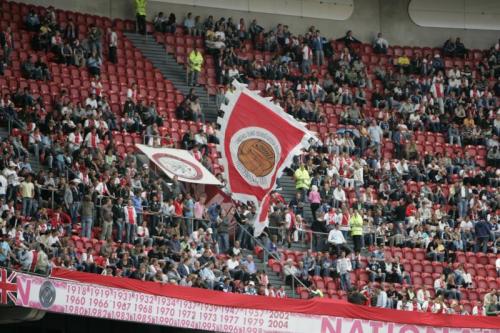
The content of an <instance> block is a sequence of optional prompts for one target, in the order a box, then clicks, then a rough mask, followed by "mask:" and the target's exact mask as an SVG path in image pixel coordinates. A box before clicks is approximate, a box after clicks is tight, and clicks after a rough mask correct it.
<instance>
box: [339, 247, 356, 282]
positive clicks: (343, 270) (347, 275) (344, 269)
mask: <svg viewBox="0 0 500 333" xmlns="http://www.w3.org/2000/svg"><path fill="white" fill-rule="evenodd" d="M351 271H352V265H351V260H349V258H346V256H345V252H344V251H342V252H341V253H340V258H339V259H337V272H338V273H339V276H340V286H341V288H342V290H344V291H348V290H349V289H351Z"/></svg>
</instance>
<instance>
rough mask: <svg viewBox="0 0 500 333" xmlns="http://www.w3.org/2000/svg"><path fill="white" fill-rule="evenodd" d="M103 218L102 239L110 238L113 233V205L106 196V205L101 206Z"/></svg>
mask: <svg viewBox="0 0 500 333" xmlns="http://www.w3.org/2000/svg"><path fill="white" fill-rule="evenodd" d="M101 218H102V230H101V240H103V239H106V240H110V239H111V235H112V233H113V205H112V203H111V199H109V198H106V200H105V202H104V205H103V206H102V207H101Z"/></svg>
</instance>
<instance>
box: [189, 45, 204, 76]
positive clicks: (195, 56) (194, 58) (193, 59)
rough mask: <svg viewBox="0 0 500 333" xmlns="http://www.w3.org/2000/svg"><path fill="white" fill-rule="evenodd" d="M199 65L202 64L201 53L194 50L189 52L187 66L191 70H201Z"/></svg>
mask: <svg viewBox="0 0 500 333" xmlns="http://www.w3.org/2000/svg"><path fill="white" fill-rule="evenodd" d="M201 65H203V55H202V54H201V52H195V50H193V51H191V53H189V67H190V69H191V70H192V71H195V72H201Z"/></svg>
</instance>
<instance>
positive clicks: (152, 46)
mask: <svg viewBox="0 0 500 333" xmlns="http://www.w3.org/2000/svg"><path fill="white" fill-rule="evenodd" d="M125 36H126V38H128V39H129V40H130V42H131V43H132V44H133V45H134V46H135V47H136V48H137V49H139V50H140V51H141V52H142V54H143V55H144V56H145V57H146V58H147V59H148V60H149V61H151V63H152V64H153V65H154V66H155V67H156V68H158V69H159V70H160V72H161V73H162V74H163V76H164V77H165V78H166V79H168V80H170V81H171V82H172V83H173V85H174V86H175V87H176V88H177V89H178V90H179V91H180V92H182V93H183V94H184V96H186V95H187V94H188V93H189V90H190V89H191V88H192V87H189V86H188V85H187V82H186V69H185V68H184V66H182V65H179V64H177V62H176V60H175V58H174V57H173V56H172V55H170V54H168V53H167V52H166V51H165V48H164V47H163V46H162V45H161V44H158V43H157V42H156V40H155V39H154V37H153V36H150V35H147V36H144V35H140V34H137V33H131V32H127V33H125ZM194 89H195V93H196V95H198V96H199V97H200V103H201V108H202V111H203V113H204V114H205V121H210V122H214V121H216V120H217V111H218V110H217V106H216V105H215V99H214V97H211V96H209V95H208V93H207V91H206V90H205V88H204V87H194Z"/></svg>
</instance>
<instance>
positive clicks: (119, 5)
mask: <svg viewBox="0 0 500 333" xmlns="http://www.w3.org/2000/svg"><path fill="white" fill-rule="evenodd" d="M18 1H21V2H25V3H32V4H37V5H43V6H47V5H53V6H54V7H56V8H61V9H67V10H74V11H81V12H85V13H90V14H97V15H103V16H109V17H120V18H133V16H134V8H133V0H72V1H68V0H18ZM166 1H168V0H164V1H149V2H148V18H149V19H151V20H152V19H153V17H154V15H155V14H156V13H157V12H158V11H163V12H165V13H166V14H167V15H168V13H169V12H174V13H175V14H176V16H177V18H178V21H180V20H181V19H182V18H183V17H184V15H185V14H186V13H187V12H193V14H195V15H201V16H202V17H206V16H207V15H209V14H213V15H214V16H215V17H221V16H224V17H229V16H232V17H233V19H235V20H237V19H239V18H240V17H244V18H245V19H246V20H247V21H248V20H250V19H253V18H257V19H258V21H259V23H260V24H261V25H263V26H264V27H266V28H269V27H272V26H275V25H276V23H277V22H280V23H284V24H288V25H289V26H290V29H291V30H292V31H293V32H294V33H297V34H299V33H303V32H304V31H305V30H306V29H307V28H308V27H309V26H311V25H314V26H316V27H317V28H318V29H320V30H321V31H322V33H323V34H324V35H325V36H328V37H340V36H342V35H344V33H345V31H346V30H348V29H352V30H353V31H354V34H355V36H357V37H358V38H359V39H361V40H363V41H366V42H368V41H371V40H372V39H373V37H374V35H375V34H376V33H377V32H378V31H381V32H382V33H384V35H385V36H386V38H387V39H388V40H389V43H390V44H392V45H396V44H397V45H411V46H431V47H436V46H441V45H442V44H443V42H444V41H445V40H446V39H448V38H449V37H461V38H462V39H463V41H464V42H465V45H466V46H467V47H469V48H488V47H490V46H491V45H493V44H494V43H495V41H497V40H498V38H499V37H500V33H499V32H498V31H482V30H481V31H479V30H464V29H441V28H423V27H419V26H417V25H416V24H415V23H413V21H412V20H411V19H410V17H409V15H408V4H409V2H410V0H354V13H353V15H352V16H351V17H350V18H349V19H348V20H346V21H333V20H320V19H311V18H300V17H292V16H286V15H272V14H261V13H249V12H243V11H228V10H224V9H211V8H207V7H199V6H189V5H177V4H169V3H166ZM227 1H231V0H227ZM491 1H496V0H491Z"/></svg>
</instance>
